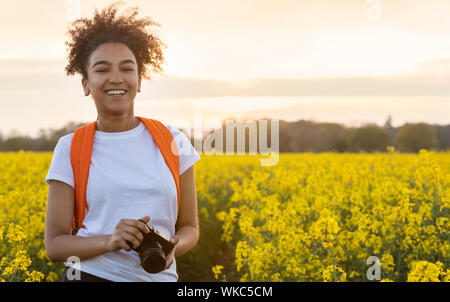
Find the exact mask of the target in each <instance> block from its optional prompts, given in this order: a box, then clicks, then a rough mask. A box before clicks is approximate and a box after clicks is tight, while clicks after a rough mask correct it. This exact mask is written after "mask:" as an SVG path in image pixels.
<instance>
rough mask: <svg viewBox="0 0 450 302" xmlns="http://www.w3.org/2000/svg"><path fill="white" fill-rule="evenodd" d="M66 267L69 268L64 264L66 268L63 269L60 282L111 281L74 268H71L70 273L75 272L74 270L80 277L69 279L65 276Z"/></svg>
mask: <svg viewBox="0 0 450 302" xmlns="http://www.w3.org/2000/svg"><path fill="white" fill-rule="evenodd" d="M68 269H69V266H66V269H65V270H64V273H63V277H62V279H61V282H112V281H111V280H107V279H103V278H100V277H97V276H94V275H91V274H88V273H85V272H83V271H79V270H77V269H75V268H73V271H72V273H71V274H75V272H76V275H79V276H80V278H79V280H69V279H68V278H67V270H68ZM70 277H72V276H70Z"/></svg>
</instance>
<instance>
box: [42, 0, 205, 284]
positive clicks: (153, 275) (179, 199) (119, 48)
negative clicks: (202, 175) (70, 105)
mask: <svg viewBox="0 0 450 302" xmlns="http://www.w3.org/2000/svg"><path fill="white" fill-rule="evenodd" d="M116 13H117V8H116V4H112V5H111V6H109V7H108V8H106V9H105V10H103V11H102V12H100V13H99V12H98V11H97V10H96V11H95V16H94V17H93V19H78V20H76V21H74V22H73V23H72V25H73V28H72V29H71V30H70V31H69V33H70V35H71V41H70V42H66V45H68V46H69V55H68V61H69V63H68V65H67V67H66V72H67V74H68V75H73V74H75V73H79V74H81V75H82V80H81V84H82V88H83V90H84V94H85V95H86V96H89V95H90V96H91V97H92V98H93V100H94V103H95V106H96V108H97V113H98V118H97V121H95V122H92V123H89V124H88V125H85V126H82V127H80V128H78V129H77V130H76V131H75V132H74V133H71V134H68V135H66V136H63V137H61V138H60V139H59V141H58V144H57V145H56V147H55V151H54V153H53V158H52V163H51V166H50V169H49V171H48V174H47V177H46V178H45V181H46V183H47V184H48V185H49V191H48V200H47V212H46V223H45V248H46V252H47V255H48V257H49V258H50V259H51V260H53V261H67V262H68V263H69V261H68V260H67V259H68V258H69V257H71V258H70V259H73V256H76V257H77V258H75V259H78V260H79V261H80V263H79V266H78V267H77V269H78V268H79V271H77V270H75V268H70V269H66V271H65V272H64V277H63V279H62V281H71V280H73V279H74V278H75V279H76V278H77V275H78V279H79V278H81V280H78V281H108V280H109V281H176V280H177V278H178V275H177V271H176V261H175V257H176V256H180V255H183V254H184V253H186V252H187V251H189V250H190V249H191V248H193V247H194V246H195V244H196V242H197V240H198V236H199V234H198V217H197V196H196V188H195V177H194V168H193V165H194V163H195V162H197V161H198V160H199V159H200V157H199V155H198V153H197V152H196V151H195V149H194V148H193V146H192V145H191V144H190V142H189V140H188V138H187V137H186V136H185V135H184V134H183V133H182V132H181V131H179V130H178V129H176V128H174V127H172V126H170V125H167V126H166V125H164V124H163V123H161V122H159V121H157V120H153V119H148V118H143V117H138V116H135V115H134V99H135V97H136V94H137V93H138V92H139V91H140V88H141V79H142V78H145V79H150V77H149V75H148V73H147V67H151V69H152V70H153V71H155V72H159V71H161V70H162V69H161V64H162V63H163V61H164V58H163V55H162V50H161V48H162V47H163V46H165V45H164V44H163V43H162V42H161V41H160V40H159V39H158V38H157V37H156V36H154V35H152V34H150V33H148V32H147V31H146V30H145V27H146V26H148V25H155V24H156V23H154V22H153V21H151V19H150V18H148V17H147V18H144V19H135V16H136V15H137V10H132V12H131V14H130V15H123V16H119V17H116ZM146 130H147V131H146ZM174 143H175V144H174ZM185 146H189V147H190V150H187V152H180V153H179V152H178V150H180V149H181V148H182V150H183V151H184V150H186V149H185ZM150 220H151V225H150V226H149V227H146V226H145V225H146V224H149V221H150ZM153 230H154V231H153ZM146 233H148V234H146ZM154 234H162V235H164V236H162V235H161V236H156V235H154ZM73 235H75V236H73ZM156 264H158V266H157V267H155V265H156ZM71 272H72V273H73V272H75V273H76V274H75V276H73V275H70V273H71ZM72 277H73V278H72Z"/></svg>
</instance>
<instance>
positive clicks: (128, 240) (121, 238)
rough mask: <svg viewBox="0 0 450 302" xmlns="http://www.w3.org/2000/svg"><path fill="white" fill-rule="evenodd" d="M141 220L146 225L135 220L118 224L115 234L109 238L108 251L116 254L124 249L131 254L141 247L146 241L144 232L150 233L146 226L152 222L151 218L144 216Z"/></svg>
mask: <svg viewBox="0 0 450 302" xmlns="http://www.w3.org/2000/svg"><path fill="white" fill-rule="evenodd" d="M141 220H142V221H144V223H142V222H141V221H139V220H135V219H121V220H120V221H119V223H117V225H116V228H115V229H114V233H113V234H111V235H110V236H109V240H108V241H107V249H108V251H110V252H115V251H118V250H120V249H124V250H126V251H127V252H129V251H131V250H132V249H135V248H137V247H139V246H140V245H141V243H142V240H143V239H144V236H143V235H142V232H144V233H148V229H147V227H146V226H145V224H146V223H148V222H149V221H150V216H144V217H142V218H141Z"/></svg>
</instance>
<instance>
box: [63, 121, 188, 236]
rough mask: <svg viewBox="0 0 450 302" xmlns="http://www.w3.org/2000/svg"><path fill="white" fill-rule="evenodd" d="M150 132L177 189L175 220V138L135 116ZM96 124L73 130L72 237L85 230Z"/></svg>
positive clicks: (158, 125) (177, 180) (161, 126)
mask: <svg viewBox="0 0 450 302" xmlns="http://www.w3.org/2000/svg"><path fill="white" fill-rule="evenodd" d="M137 118H139V119H140V120H141V122H142V123H143V124H144V125H145V127H146V128H147V130H148V131H149V132H150V135H151V137H152V138H153V140H154V141H155V143H156V145H157V146H158V148H159V151H160V152H161V154H162V156H163V158H164V161H165V162H166V164H167V166H168V167H169V170H170V172H171V173H172V176H173V178H174V180H175V185H176V187H177V209H178V210H177V217H178V215H179V212H180V162H179V155H178V154H179V153H178V147H177V144H176V142H175V139H174V137H173V135H172V133H170V131H169V129H167V127H166V126H164V124H162V123H161V122H160V121H157V120H154V119H149V118H143V117H140V116H137ZM96 129H97V121H95V122H92V123H90V124H87V125H84V126H82V127H79V128H78V129H76V130H75V132H74V135H73V138H72V144H71V147H70V161H71V164H72V170H73V176H74V182H75V207H74V213H73V218H72V227H71V233H72V235H75V234H76V232H77V231H78V229H79V228H84V225H83V220H84V217H85V215H86V188H87V182H88V177H89V168H90V165H91V157H92V149H93V145H94V136H95V131H96Z"/></svg>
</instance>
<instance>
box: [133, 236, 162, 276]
mask: <svg viewBox="0 0 450 302" xmlns="http://www.w3.org/2000/svg"><path fill="white" fill-rule="evenodd" d="M139 257H140V258H141V265H142V267H143V268H144V270H145V271H146V272H147V273H150V274H156V273H159V272H161V271H162V270H163V269H164V267H165V266H166V257H165V254H164V251H163V249H162V247H161V244H159V242H158V241H156V240H149V241H148V242H147V243H146V244H145V246H144V247H143V248H142V249H141V251H140V252H139Z"/></svg>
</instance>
